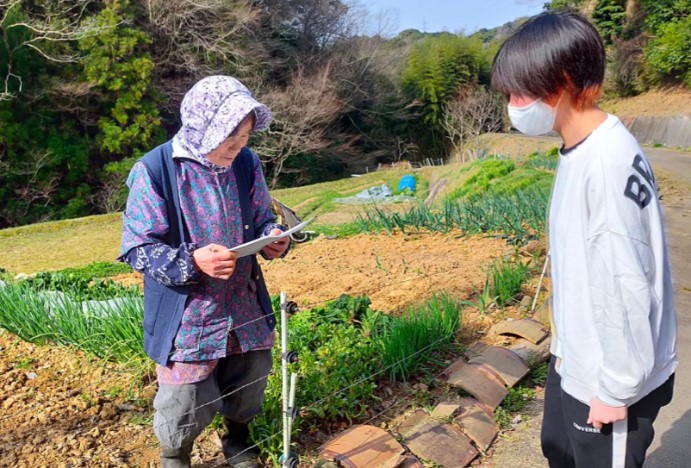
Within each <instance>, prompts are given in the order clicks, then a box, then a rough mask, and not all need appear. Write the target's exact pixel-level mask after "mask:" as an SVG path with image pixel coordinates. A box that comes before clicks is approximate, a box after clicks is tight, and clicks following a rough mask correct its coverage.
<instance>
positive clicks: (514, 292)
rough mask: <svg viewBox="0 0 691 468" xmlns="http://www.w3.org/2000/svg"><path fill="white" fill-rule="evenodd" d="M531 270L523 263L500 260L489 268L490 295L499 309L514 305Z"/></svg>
mask: <svg viewBox="0 0 691 468" xmlns="http://www.w3.org/2000/svg"><path fill="white" fill-rule="evenodd" d="M529 272H530V268H529V267H528V266H527V265H526V264H525V263H523V262H521V261H512V260H506V259H500V260H497V261H495V262H494V263H492V265H490V267H489V272H488V276H489V278H490V291H489V294H490V296H491V297H493V298H494V301H495V303H496V304H497V305H498V306H499V307H504V306H507V305H510V304H512V303H513V302H514V301H515V300H516V299H517V297H518V295H519V294H520V293H521V289H522V288H523V283H524V282H525V281H526V279H527V278H528V273H529Z"/></svg>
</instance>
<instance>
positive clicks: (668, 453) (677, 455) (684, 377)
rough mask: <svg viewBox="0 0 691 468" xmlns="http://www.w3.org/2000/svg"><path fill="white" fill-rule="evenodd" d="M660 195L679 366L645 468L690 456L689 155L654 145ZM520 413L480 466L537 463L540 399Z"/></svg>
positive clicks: (671, 467)
mask: <svg viewBox="0 0 691 468" xmlns="http://www.w3.org/2000/svg"><path fill="white" fill-rule="evenodd" d="M645 152H646V155H647V156H648V158H649V159H650V162H651V164H652V165H653V168H654V170H655V175H656V177H657V178H658V180H659V182H660V186H661V190H662V194H663V203H664V205H665V215H666V224H667V237H668V241H669V248H670V255H671V258H672V267H673V272H674V279H675V285H674V287H675V297H676V306H677V314H678V319H679V332H678V344H679V361H680V364H679V369H678V371H677V375H676V387H675V395H674V400H673V401H672V403H671V404H670V405H669V406H667V407H665V408H663V410H662V411H661V413H660V416H659V417H658V420H657V422H656V424H655V427H656V432H657V434H656V437H655V441H654V442H653V445H652V446H651V447H650V449H649V451H648V459H647V461H646V465H645V466H646V468H684V467H688V466H689V460H691V444H689V442H688V435H689V434H691V154H689V153H681V152H677V151H669V150H664V149H658V148H647V149H645ZM535 403H536V404H535V405H532V406H531V407H530V408H529V409H528V410H527V411H526V413H525V414H523V415H522V416H523V422H522V423H521V424H520V425H519V426H518V427H517V428H516V429H515V430H514V431H511V432H507V433H504V434H502V436H501V437H500V439H499V441H498V442H497V444H496V445H495V448H494V455H493V456H492V457H491V458H489V459H488V460H486V461H485V462H484V464H483V465H482V466H487V467H500V468H543V467H547V463H546V462H545V460H544V458H543V457H542V454H541V451H540V444H539V440H540V420H541V417H542V400H541V399H538V400H536V402H535Z"/></svg>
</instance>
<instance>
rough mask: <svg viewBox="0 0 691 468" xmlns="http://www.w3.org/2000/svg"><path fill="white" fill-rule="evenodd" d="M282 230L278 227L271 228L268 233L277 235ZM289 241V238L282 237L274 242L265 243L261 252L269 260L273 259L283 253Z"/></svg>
mask: <svg viewBox="0 0 691 468" xmlns="http://www.w3.org/2000/svg"><path fill="white" fill-rule="evenodd" d="M282 232H283V231H281V230H280V229H272V230H271V232H270V233H269V235H270V236H277V235H279V234H281V233H282ZM289 243H290V238H289V237H284V238H283V239H279V240H277V241H276V242H272V243H271V244H269V245H267V246H266V247H264V248H263V249H262V253H263V254H264V256H266V258H268V259H269V260H273V259H274V258H278V257H280V256H281V255H283V254H284V253H285V251H286V249H287V248H288V244H289Z"/></svg>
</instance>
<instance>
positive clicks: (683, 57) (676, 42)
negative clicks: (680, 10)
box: [645, 15, 691, 87]
mask: <svg viewBox="0 0 691 468" xmlns="http://www.w3.org/2000/svg"><path fill="white" fill-rule="evenodd" d="M689 50H691V15H687V16H686V17H685V18H683V19H679V20H675V21H672V22H669V23H666V24H663V25H661V26H660V28H659V30H658V37H656V38H655V39H653V40H652V41H650V42H649V43H648V46H647V47H646V49H645V56H646V59H647V61H648V66H649V67H650V70H651V73H652V75H653V77H654V79H655V80H656V81H661V80H662V79H663V78H665V77H671V78H674V79H677V80H679V81H681V82H683V83H684V84H685V85H686V86H689V87H691V53H689Z"/></svg>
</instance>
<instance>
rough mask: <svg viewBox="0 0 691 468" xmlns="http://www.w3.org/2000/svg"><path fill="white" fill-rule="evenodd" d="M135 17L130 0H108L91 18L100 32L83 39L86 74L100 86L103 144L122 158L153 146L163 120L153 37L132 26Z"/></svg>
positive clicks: (100, 141)
mask: <svg viewBox="0 0 691 468" xmlns="http://www.w3.org/2000/svg"><path fill="white" fill-rule="evenodd" d="M133 17H134V12H133V11H132V10H131V9H130V4H129V1H128V0H108V1H107V2H106V6H105V7H104V8H103V9H102V10H101V11H100V12H99V13H98V15H96V17H95V18H93V19H89V20H87V22H88V23H92V24H93V25H94V26H95V27H96V28H97V29H98V30H99V31H100V32H99V33H98V34H96V35H93V36H88V37H85V38H83V39H81V40H80V43H79V47H80V50H81V51H82V52H83V53H84V54H85V57H84V58H83V60H82V62H81V63H82V64H83V67H84V75H85V78H86V80H87V81H88V82H90V83H92V84H93V85H94V86H97V87H99V88H100V90H101V92H100V93H99V101H101V102H100V104H101V106H102V109H103V113H102V115H101V117H100V118H99V120H98V128H99V130H100V132H99V137H98V141H99V145H100V147H101V150H102V151H104V152H106V153H111V154H117V155H118V158H122V157H123V156H131V155H133V154H141V152H142V151H144V150H145V149H147V148H149V147H150V146H151V145H152V143H153V142H154V141H156V139H157V130H158V128H159V127H160V124H161V122H160V119H159V111H158V108H157V106H156V95H155V92H154V90H153V87H152V77H153V70H154V62H153V60H152V59H151V56H150V55H149V54H148V52H147V50H146V47H147V46H148V45H149V44H150V43H151V40H150V39H149V38H148V37H147V36H146V34H145V33H144V32H142V31H141V30H138V29H136V28H134V27H132V26H131V25H132V22H133Z"/></svg>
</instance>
